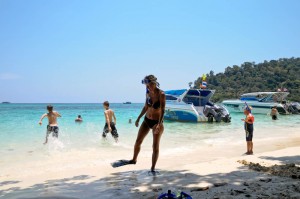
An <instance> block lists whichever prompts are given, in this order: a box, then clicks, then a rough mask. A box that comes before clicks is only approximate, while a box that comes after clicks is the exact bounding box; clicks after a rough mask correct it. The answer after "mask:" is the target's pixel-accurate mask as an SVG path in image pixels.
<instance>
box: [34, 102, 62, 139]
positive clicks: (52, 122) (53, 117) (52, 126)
mask: <svg viewBox="0 0 300 199" xmlns="http://www.w3.org/2000/svg"><path fill="white" fill-rule="evenodd" d="M47 110H48V113H45V114H43V115H42V117H41V119H40V121H39V124H40V125H42V124H43V123H42V120H43V119H44V118H45V117H47V118H48V125H47V133H46V140H45V143H44V144H46V143H47V142H48V136H49V134H51V133H52V136H53V137H56V138H57V137H58V132H59V128H58V124H57V117H61V115H60V114H59V113H58V112H56V111H53V106H51V105H48V106H47Z"/></svg>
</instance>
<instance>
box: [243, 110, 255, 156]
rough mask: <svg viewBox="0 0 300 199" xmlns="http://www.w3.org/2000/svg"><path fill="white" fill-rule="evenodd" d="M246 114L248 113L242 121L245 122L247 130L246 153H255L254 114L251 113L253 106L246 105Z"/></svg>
mask: <svg viewBox="0 0 300 199" xmlns="http://www.w3.org/2000/svg"><path fill="white" fill-rule="evenodd" d="M244 114H245V115H246V118H245V119H242V121H244V122H245V131H246V142H247V152H246V153H245V154H246V155H253V142H252V138H253V123H254V116H253V115H252V114H251V108H250V107H249V106H248V105H246V107H245V109H244Z"/></svg>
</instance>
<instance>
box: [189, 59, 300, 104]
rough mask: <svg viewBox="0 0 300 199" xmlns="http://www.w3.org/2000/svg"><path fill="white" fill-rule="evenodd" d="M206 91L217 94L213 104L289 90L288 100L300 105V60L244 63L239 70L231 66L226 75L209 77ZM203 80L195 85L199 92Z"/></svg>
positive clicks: (211, 73) (198, 80)
mask: <svg viewBox="0 0 300 199" xmlns="http://www.w3.org/2000/svg"><path fill="white" fill-rule="evenodd" d="M206 76H207V78H206V82H207V88H208V89H212V90H216V93H215V95H214V96H213V98H212V101H215V102H221V101H222V100H224V99H233V98H239V97H240V95H241V94H243V93H250V92H269V91H277V90H278V89H279V88H280V89H284V88H286V89H287V90H288V92H289V93H290V95H288V98H287V99H288V100H290V101H298V102H300V58H294V57H292V58H280V59H278V60H270V61H264V62H263V63H258V64H256V63H255V62H244V63H243V64H241V65H240V66H237V65H233V66H231V67H230V66H228V67H227V68H226V69H225V72H224V73H218V74H214V71H210V72H209V74H206ZM201 82H202V77H199V78H198V79H197V80H196V81H195V82H194V87H195V88H199V87H200V85H201Z"/></svg>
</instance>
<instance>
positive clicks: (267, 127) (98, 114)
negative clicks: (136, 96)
mask: <svg viewBox="0 0 300 199" xmlns="http://www.w3.org/2000/svg"><path fill="white" fill-rule="evenodd" d="M46 106H47V104H0V114H1V117H0V155H1V157H2V160H3V159H5V157H6V156H7V157H12V156H18V155H19V156H21V155H20V154H24V153H30V154H31V155H32V154H34V153H35V152H41V151H42V152H49V150H53V148H50V149H49V145H50V146H51V143H50V144H48V146H44V145H43V144H42V143H43V142H44V140H45V134H46V126H47V123H48V121H47V118H45V119H44V120H43V125H42V126H40V125H38V122H39V119H40V117H41V115H42V114H44V113H46V112H47V110H46ZM53 106H54V109H55V110H56V111H58V112H59V113H60V114H61V115H62V117H61V118H59V119H58V123H59V128H60V132H59V144H58V145H57V147H56V148H58V149H59V151H61V152H64V151H68V150H79V151H84V150H88V149H91V148H92V149H99V150H102V151H110V150H123V149H124V150H129V151H131V150H132V148H133V145H134V142H135V138H136V134H137V131H138V128H136V127H135V126H134V121H135V120H136V118H137V116H138V115H139V113H140V111H141V108H142V106H143V104H118V103H116V104H111V109H113V110H114V111H115V115H116V117H117V129H118V133H119V136H120V142H119V143H118V144H117V145H116V144H115V143H114V140H113V139H112V137H111V136H110V135H108V139H107V140H106V141H105V140H102V138H101V133H102V130H103V126H104V123H105V120H104V114H103V111H104V110H103V107H102V104H53ZM79 114H80V115H81V116H82V118H83V122H82V123H81V124H78V123H75V121H74V120H75V118H76V117H77V115H79ZM231 117H232V122H231V123H212V124H209V123H181V122H170V121H165V122H164V125H165V131H164V134H163V137H162V141H161V142H162V145H163V149H164V152H165V153H169V154H172V153H176V149H178V148H180V151H184V150H194V149H195V148H197V147H199V146H205V145H211V144H218V143H224V142H230V143H242V144H244V134H243V132H244V130H243V122H241V119H242V118H244V115H243V114H231ZM130 118H132V123H131V124H129V122H128V120H129V119H130ZM141 122H142V120H141ZM299 126H300V116H299V115H289V116H279V120H277V121H272V120H271V118H270V116H267V115H255V130H254V139H265V138H268V137H270V136H271V137H272V136H278V137H284V136H289V133H290V132H289V130H288V129H289V128H297V127H299ZM274 129H275V130H274ZM283 132H284V133H283ZM50 142H51V140H50ZM151 144H152V137H151V135H150V136H149V135H148V137H147V139H146V140H145V146H149V147H148V148H149V149H151ZM52 147H53V146H52ZM54 148H55V147H54ZM20 161H21V160H20Z"/></svg>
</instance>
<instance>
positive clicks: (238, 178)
mask: <svg viewBox="0 0 300 199" xmlns="http://www.w3.org/2000/svg"><path fill="white" fill-rule="evenodd" d="M262 158H265V159H272V160H273V159H278V160H281V161H283V162H284V163H286V162H289V163H290V162H294V161H295V160H299V156H293V157H292V156H286V157H281V158H272V157H262ZM212 166H213V165H212ZM200 169H201V168H199V173H201V170H200ZM116 170H117V169H116ZM99 172H101V171H99ZM270 177H272V182H270V181H264V180H262V179H266V178H270ZM95 179H96V178H95V176H89V175H78V176H74V177H72V178H63V179H57V180H49V181H45V182H44V183H40V184H35V185H33V186H31V187H27V188H20V187H18V186H15V187H12V188H9V189H3V186H5V185H7V184H15V185H17V184H18V181H10V182H8V181H4V182H0V198H5V199H10V198H18V199H38V198H39V199H50V198H51V199H77V198H78V199H79V198H80V199H84V198H88V199H93V198H118V199H119V198H121V199H122V198H124V199H127V198H137V199H139V198H141V199H142V198H145V199H150V198H151V199H154V198H157V196H159V195H160V194H161V193H165V192H167V190H168V189H170V190H172V191H179V190H181V191H184V192H186V193H188V194H190V195H191V196H192V197H193V198H214V197H217V196H222V195H223V194H224V193H227V194H229V195H231V196H232V197H235V198H245V197H249V196H250V197H251V194H252V193H253V192H255V191H257V190H255V189H258V188H257V187H260V189H262V190H261V191H262V194H263V193H264V192H265V190H263V189H264V188H263V187H264V184H262V183H275V182H276V179H278V180H277V181H278V182H279V184H280V183H281V182H282V181H284V180H292V179H285V178H280V177H274V176H269V175H268V174H266V173H262V172H255V171H252V170H249V169H248V167H247V166H243V165H241V166H240V167H239V170H237V171H233V172H229V173H214V174H209V175H199V174H195V173H191V172H189V171H186V170H177V171H166V170H160V175H157V176H149V175H148V171H146V170H136V171H126V172H116V173H112V174H111V175H110V176H108V177H105V178H99V179H96V180H95ZM274 179H275V180H274ZM291 182H292V183H294V182H295V181H291ZM298 182H299V181H296V183H298ZM251 183H252V184H253V186H251ZM255 183H256V184H255ZM259 183H260V185H259ZM281 184H282V183H281ZM299 185H300V184H299ZM293 193H294V192H293ZM274 194H276V192H274ZM277 194H278V193H277ZM266 197H267V196H266ZM262 198H264V197H263V195H262Z"/></svg>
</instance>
